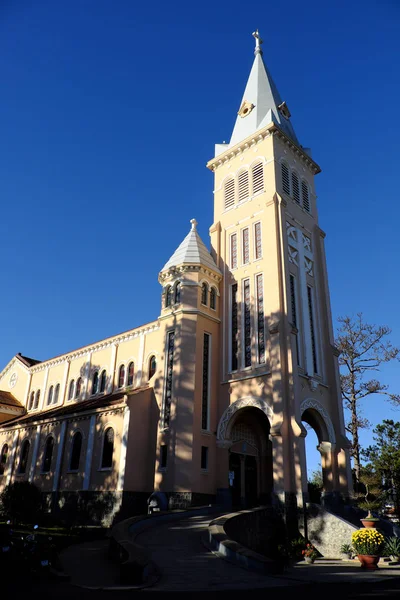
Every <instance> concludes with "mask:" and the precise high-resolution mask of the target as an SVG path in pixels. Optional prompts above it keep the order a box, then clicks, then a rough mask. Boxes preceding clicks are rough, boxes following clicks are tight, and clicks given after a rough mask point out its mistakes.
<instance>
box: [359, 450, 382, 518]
mask: <svg viewBox="0 0 400 600" xmlns="http://www.w3.org/2000/svg"><path fill="white" fill-rule="evenodd" d="M362 454H365V452H363V451H362ZM360 483H361V485H360V488H362V490H361V489H360V491H359V493H358V495H357V498H358V501H357V504H358V506H359V507H360V508H363V509H364V510H367V511H368V516H372V515H371V511H372V510H378V509H380V508H381V507H382V503H383V491H382V479H381V477H380V475H379V473H378V472H377V471H376V470H375V468H374V466H373V465H372V464H371V463H369V464H368V465H365V466H363V467H361V475H360Z"/></svg>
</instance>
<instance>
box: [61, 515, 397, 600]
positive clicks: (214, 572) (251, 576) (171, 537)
mask: <svg viewBox="0 0 400 600" xmlns="http://www.w3.org/2000/svg"><path fill="white" fill-rule="evenodd" d="M213 518H215V515H214V516H211V515H207V516H192V517H190V518H185V519H182V520H179V521H170V522H167V523H163V524H161V523H160V522H158V523H157V524H156V523H155V524H154V527H151V528H150V529H146V530H145V531H142V532H141V533H139V534H137V535H136V538H135V541H136V542H137V543H138V544H140V545H142V546H144V547H145V548H148V549H149V550H151V552H152V560H153V561H154V562H155V563H156V565H157V566H158V568H159V570H160V572H161V577H160V579H159V581H158V582H157V583H156V584H155V585H154V586H153V587H151V588H144V589H143V590H142V592H141V593H145V594H148V593H150V592H157V591H158V592H165V591H185V592H195V591H205V590H207V591H209V592H211V591H218V590H220V591H226V590H238V589H242V590H245V589H246V590H257V589H261V588H262V589H266V588H275V587H280V588H283V587H288V586H289V587H291V586H298V585H306V586H307V584H308V585H310V584H326V583H329V582H332V583H342V584H344V585H346V584H348V583H353V584H354V583H360V584H366V583H368V582H370V583H371V584H372V583H375V582H384V581H388V582H389V581H390V580H391V578H393V577H395V578H396V579H397V580H399V576H400V567H399V566H389V565H387V563H384V562H383V561H382V560H381V561H380V568H379V569H378V570H377V571H372V572H370V573H368V572H366V571H364V570H362V569H361V568H360V564H359V562H358V560H357V559H355V560H353V561H347V560H337V561H335V560H325V559H320V560H317V561H316V562H315V563H314V564H313V565H308V564H306V563H305V562H300V563H297V564H296V565H294V566H291V567H289V568H288V569H287V570H286V571H285V572H284V574H282V575H281V576H270V575H263V574H259V573H256V572H252V571H248V570H246V569H244V568H241V567H239V566H237V565H234V564H231V563H229V562H227V561H225V560H223V559H221V558H219V557H218V556H216V555H215V554H214V553H213V552H210V551H209V550H208V549H207V548H206V547H205V545H204V544H203V541H202V540H203V539H205V536H206V532H207V527H208V524H209V522H210V521H211V520H212V519H213ZM107 548H108V541H107V540H101V541H94V542H87V543H85V544H79V545H76V546H71V547H69V548H67V549H66V550H65V551H64V552H63V553H62V556H61V559H62V563H63V566H64V569H65V571H66V573H68V574H69V575H70V576H71V583H72V584H73V585H77V586H83V587H88V588H92V589H107V588H113V589H116V588H119V589H121V590H122V589H124V587H125V586H120V584H119V569H118V567H117V566H116V565H114V564H113V563H111V562H110V561H108V560H107ZM125 589H126V588H125ZM288 592H289V589H288Z"/></svg>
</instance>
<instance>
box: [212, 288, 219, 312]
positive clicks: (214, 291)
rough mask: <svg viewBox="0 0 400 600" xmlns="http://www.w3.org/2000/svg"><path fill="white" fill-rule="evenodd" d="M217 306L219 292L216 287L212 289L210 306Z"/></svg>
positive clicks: (214, 307)
mask: <svg viewBox="0 0 400 600" xmlns="http://www.w3.org/2000/svg"><path fill="white" fill-rule="evenodd" d="M216 307H217V292H216V290H215V288H214V287H212V288H211V290H210V308H212V309H213V310H215V309H216Z"/></svg>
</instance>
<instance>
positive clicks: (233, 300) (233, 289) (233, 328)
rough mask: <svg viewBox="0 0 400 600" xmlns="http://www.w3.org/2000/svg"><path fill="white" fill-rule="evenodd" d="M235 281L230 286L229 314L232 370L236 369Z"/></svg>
mask: <svg viewBox="0 0 400 600" xmlns="http://www.w3.org/2000/svg"><path fill="white" fill-rule="evenodd" d="M237 287H238V286H237V283H235V284H234V285H233V286H232V287H231V290H232V291H231V294H232V295H231V298H232V307H231V310H232V316H231V330H232V340H231V352H232V359H231V363H232V364H231V367H232V371H236V370H237V368H238V302H237Z"/></svg>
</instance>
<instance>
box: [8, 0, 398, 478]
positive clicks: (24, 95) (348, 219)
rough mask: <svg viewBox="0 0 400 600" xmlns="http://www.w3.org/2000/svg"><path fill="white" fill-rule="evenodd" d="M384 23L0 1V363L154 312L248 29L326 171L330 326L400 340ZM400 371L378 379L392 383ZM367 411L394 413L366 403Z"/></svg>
mask: <svg viewBox="0 0 400 600" xmlns="http://www.w3.org/2000/svg"><path fill="white" fill-rule="evenodd" d="M399 26H400V5H399V3H398V1H397V0H376V1H373V0H363V2H360V1H359V0H347V1H346V2H344V1H342V0H335V1H334V2H329V3H328V2H321V0H309V1H307V2H298V1H295V0H286V1H285V2H281V3H277V2H270V1H267V0H254V1H253V2H252V3H243V2H239V1H237V0H231V1H230V2H215V1H214V2H209V0H206V1H205V0H202V1H201V2H196V3H189V2H187V1H186V2H175V1H174V0H171V1H170V2H164V1H161V0H153V2H147V3H146V2H135V1H133V0H118V1H117V2H116V1H111V0H79V1H78V0H57V2H54V0H35V2H28V0H18V1H17V0H2V1H1V3H0V82H1V83H0V85H1V94H0V203H1V218H0V251H1V265H2V268H1V282H2V286H1V297H0V307H1V313H0V314H1V317H0V318H1V325H0V335H1V344H0V368H3V367H4V366H5V365H6V364H7V362H8V361H9V360H10V359H11V358H12V356H13V355H14V354H16V353H17V352H21V353H22V354H25V355H27V356H31V357H34V358H37V359H41V360H44V359H46V358H50V357H52V356H54V355H57V354H60V353H64V352H67V351H69V350H72V349H74V348H77V347H79V346H82V345H86V344H88V343H90V342H93V341H96V340H99V339H102V338H103V337H106V336H109V335H113V334H115V333H118V332H120V331H124V330H126V329H130V328H133V327H136V326H138V325H141V324H143V323H145V322H147V321H151V320H153V319H155V318H156V317H157V316H158V314H159V310H160V291H161V288H160V286H159V284H158V281H157V275H158V272H159V270H160V269H161V268H162V266H163V264H164V263H165V262H166V260H167V259H168V258H169V256H170V255H171V254H172V253H173V251H174V250H175V248H176V247H177V246H178V244H179V243H180V242H181V240H182V239H183V237H184V236H185V235H186V234H187V232H188V230H189V220H190V219H191V218H192V217H196V219H197V220H198V221H199V231H200V234H201V236H202V238H203V240H204V241H205V242H208V228H209V226H210V225H211V223H212V203H213V195H212V187H213V177H212V174H211V172H209V171H208V170H207V169H206V168H205V163H206V162H207V160H209V159H210V158H211V157H212V156H213V148H214V143H216V142H222V141H223V140H229V138H230V135H231V132H232V128H233V124H234V121H235V115H236V112H237V110H238V108H239V103H240V100H241V97H242V94H243V91H244V86H245V83H246V80H247V77H248V74H249V71H250V68H251V64H252V61H253V46H254V44H253V38H252V37H251V32H252V31H254V29H255V28H257V27H258V28H259V30H260V32H261V35H262V37H263V39H264V46H263V49H264V59H265V62H266V63H267V65H268V67H269V69H270V71H271V72H272V75H273V77H274V79H275V82H276V84H277V86H278V89H279V91H280V93H281V96H282V97H283V99H284V100H286V102H287V103H288V105H289V107H290V111H291V113H292V122H293V125H294V127H295V130H296V133H297V136H298V137H299V139H300V143H301V144H302V145H303V146H306V147H311V148H312V151H313V157H314V158H315V160H316V161H317V162H318V163H319V164H320V165H321V167H322V173H321V174H320V175H318V177H317V182H316V184H317V193H318V206H319V218H320V225H321V227H322V228H323V229H324V230H325V231H326V233H327V237H326V250H327V260H328V272H329V284H330V290H331V300H332V310H333V316H334V319H336V318H337V316H338V315H343V314H346V313H348V314H353V313H356V312H358V311H363V312H364V314H365V316H366V318H367V320H369V321H371V322H375V323H377V324H387V325H389V326H390V327H391V328H392V330H393V332H392V340H393V341H394V343H397V344H399V345H400V319H399V310H398V306H399V292H400V278H399V277H398V276H397V275H396V272H397V267H398V264H397V260H398V259H399V252H398V230H399V221H400V203H399V192H398V190H397V188H396V186H395V182H396V181H397V179H396V177H397V175H396V173H397V174H398V171H399V164H398V154H399V151H398V146H396V144H398V143H399V139H400V127H399V118H400V117H399V106H400V77H399V61H400V42H399V38H400V36H399ZM396 185H397V184H396ZM398 372H399V365H398V363H396V364H395V365H393V366H392V367H391V368H386V369H385V370H384V371H383V373H382V377H383V379H384V381H385V382H386V383H389V384H391V385H392V389H393V390H394V391H397V392H399V391H400V382H399V377H398ZM364 416H366V417H368V418H369V419H370V420H371V421H372V422H373V423H374V424H376V423H378V422H380V421H381V420H382V419H383V418H394V419H396V420H397V419H400V411H398V412H393V409H392V408H391V407H390V405H388V404H386V403H384V402H383V401H382V400H381V399H380V398H378V399H376V400H375V399H370V400H368V402H366V403H365V410H364ZM361 440H362V442H363V443H364V444H365V443H368V442H369V441H370V440H371V434H370V432H363V433H362V435H361ZM314 445H315V444H314ZM314 462H315V457H314V458H312V459H311V458H310V461H309V466H311V465H312V464H314Z"/></svg>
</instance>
